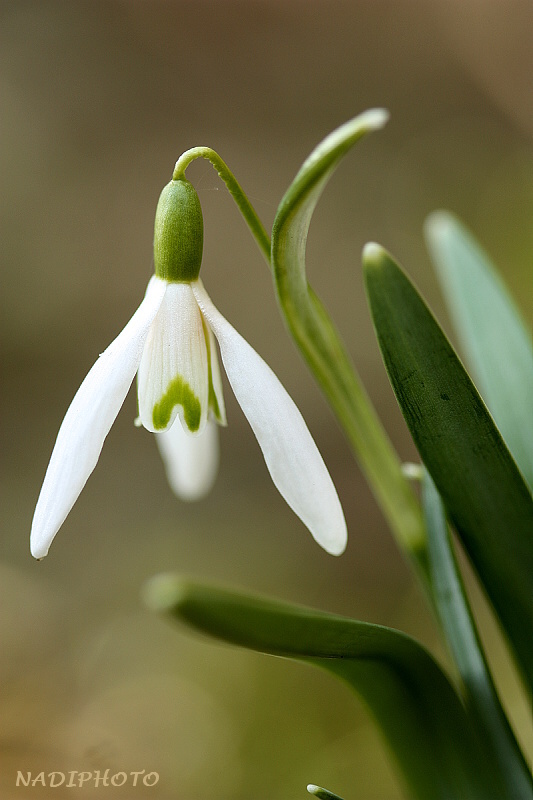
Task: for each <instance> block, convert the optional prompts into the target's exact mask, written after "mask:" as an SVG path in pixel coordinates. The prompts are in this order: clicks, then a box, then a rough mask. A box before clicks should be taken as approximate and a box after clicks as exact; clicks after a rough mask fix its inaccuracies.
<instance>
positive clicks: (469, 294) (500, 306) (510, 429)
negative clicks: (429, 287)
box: [425, 211, 533, 487]
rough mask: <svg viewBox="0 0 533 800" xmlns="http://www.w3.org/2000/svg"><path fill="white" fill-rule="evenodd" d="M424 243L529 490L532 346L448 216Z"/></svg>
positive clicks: (484, 264)
mask: <svg viewBox="0 0 533 800" xmlns="http://www.w3.org/2000/svg"><path fill="white" fill-rule="evenodd" d="M425 230H426V238H427V243H428V247H429V251H430V253H431V256H432V258H433V262H434V264H435V268H436V272H437V276H438V278H439V280H440V283H441V286H442V290H443V293H444V296H445V298H446V302H447V305H448V308H449V310H450V315H451V317H452V320H453V323H454V327H455V329H456V330H457V333H458V336H459V339H460V344H461V345H462V348H463V350H464V353H465V358H466V360H467V363H468V365H469V368H470V370H471V371H472V374H473V376H474V378H475V379H476V382H477V384H478V387H479V390H480V392H481V394H482V396H483V398H484V399H485V401H486V403H487V406H488V408H489V409H490V411H491V413H492V416H493V417H494V420H495V421H496V424H497V425H498V427H499V429H500V431H501V432H502V435H503V437H504V439H505V440H506V442H507V445H508V447H509V449H510V450H511V452H512V454H513V455H514V457H515V459H516V462H517V464H518V466H519V467H520V469H521V470H522V473H523V475H524V477H525V478H526V480H527V481H528V483H529V485H530V487H533V342H532V340H531V333H530V332H529V331H528V330H527V328H526V326H525V325H524V323H523V321H522V319H521V317H520V312H519V311H518V308H517V307H516V305H515V303H514V301H513V299H512V298H511V296H510V295H509V293H508V291H507V288H506V287H505V285H504V284H503V281H502V280H501V278H500V276H499V275H498V273H497V271H496V268H495V267H494V266H493V264H492V263H491V261H490V260H489V258H488V256H487V255H486V253H484V252H483V250H482V249H481V247H480V246H479V244H478V243H477V242H476V240H475V239H474V237H473V236H472V235H471V234H470V233H469V232H468V231H467V230H466V228H464V226H463V225H461V223H460V222H459V220H457V219H456V218H455V217H454V216H453V215H452V214H449V213H446V212H444V211H438V212H435V213H434V214H431V216H430V217H428V219H427V221H426V227H425Z"/></svg>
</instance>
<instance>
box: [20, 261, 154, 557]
mask: <svg viewBox="0 0 533 800" xmlns="http://www.w3.org/2000/svg"><path fill="white" fill-rule="evenodd" d="M165 290H166V283H165V282H164V281H161V280H159V279H158V278H155V277H154V278H152V279H151V280H150V283H149V284H148V288H147V290H146V295H145V298H144V300H143V301H142V303H141V305H140V306H139V308H138V309H137V311H136V312H135V314H134V315H133V317H132V318H131V319H130V321H129V322H128V324H127V325H126V327H125V328H124V330H123V331H122V332H121V333H120V334H119V335H118V336H117V338H116V339H115V340H114V341H113V342H112V343H111V344H110V345H109V347H108V348H107V350H105V352H104V353H102V355H101V356H100V358H99V359H98V361H97V362H96V364H95V365H94V366H93V367H92V369H91V370H90V372H89V374H88V375H87V377H86V378H85V380H84V381H83V383H82V384H81V386H80V388H79V389H78V391H77V393H76V395H75V397H74V400H73V401H72V403H71V404H70V407H69V409H68V411H67V413H66V416H65V419H64V420H63V423H62V425H61V428H60V429H59V433H58V435H57V439H56V443H55V446H54V450H53V452H52V457H51V459H50V463H49V465H48V469H47V471H46V475H45V478H44V483H43V486H42V489H41V493H40V495H39V499H38V501H37V507H36V509H35V514H34V516H33V523H32V529H31V537H30V548H31V552H32V555H33V556H35V558H43V557H44V556H45V555H46V554H47V553H48V549H49V547H50V544H51V543H52V540H53V538H54V536H55V535H56V533H57V531H58V530H59V528H60V527H61V525H62V524H63V522H64V520H65V517H66V516H67V514H68V513H69V511H70V509H71V508H72V506H73V505H74V503H75V502H76V500H77V498H78V495H79V494H80V492H81V490H82V489H83V487H84V486H85V483H86V481H87V478H88V477H89V475H90V474H91V472H92V471H93V469H94V468H95V466H96V462H97V461H98V458H99V456H100V452H101V450H102V445H103V443H104V439H105V437H106V436H107V434H108V433H109V429H110V428H111V425H112V424H113V422H114V421H115V417H116V416H117V414H118V412H119V410H120V407H121V406H122V403H123V402H124V398H125V397H126V395H127V393H128V389H129V388H130V386H131V382H132V381H133V378H134V377H135V373H136V371H137V369H138V366H139V362H140V360H141V355H142V351H143V347H144V344H145V341H146V336H147V334H148V331H149V328H150V325H151V324H152V322H153V319H154V317H155V315H156V314H157V311H158V309H159V306H160V305H161V302H162V300H163V297H164V295H165Z"/></svg>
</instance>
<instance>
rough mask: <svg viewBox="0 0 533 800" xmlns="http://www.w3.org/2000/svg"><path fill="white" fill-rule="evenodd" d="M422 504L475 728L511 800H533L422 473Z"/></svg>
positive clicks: (435, 499) (443, 612)
mask: <svg viewBox="0 0 533 800" xmlns="http://www.w3.org/2000/svg"><path fill="white" fill-rule="evenodd" d="M423 473H424V474H423V479H422V498H423V506H424V516H425V519H426V528H427V535H428V556H429V570H430V575H431V585H432V587H433V591H434V599H435V609H436V611H437V614H438V617H439V620H440V623H441V625H442V629H443V631H444V634H445V636H446V640H447V643H448V646H449V648H450V652H451V654H452V656H453V658H454V661H455V663H456V665H457V667H458V669H459V674H460V676H461V678H462V680H463V684H464V691H465V694H466V697H467V702H468V707H469V708H470V711H471V716H472V718H473V719H474V721H475V724H477V725H479V728H480V732H481V733H482V735H483V736H484V737H485V739H486V742H487V747H488V748H490V749H491V751H492V757H493V758H494V760H495V763H496V764H497V765H498V769H499V772H500V774H501V776H502V780H503V781H504V783H505V785H506V790H507V793H506V795H505V796H506V797H508V798H510V800H533V782H532V777H531V774H530V772H529V770H528V767H527V764H526V762H525V759H524V757H523V755H522V753H521V751H520V748H519V746H518V744H517V741H516V739H515V737H514V735H513V732H512V730H511V728H510V726H509V722H508V721H507V718H506V716H505V713H504V711H503V709H502V707H501V704H500V701H499V698H498V694H497V692H496V689H495V686H494V684H493V681H492V677H491V674H490V671H489V668H488V664H487V662H486V659H485V654H484V652H483V647H482V644H481V641H480V639H479V635H478V632H477V629H476V624H475V622H474V618H473V616H472V612H471V610H470V605H469V603H468V599H467V596H466V592H465V589H464V586H463V581H462V578H461V574H460V572H459V567H458V565H457V561H456V558H455V554H454V552H453V547H452V541H451V536H450V533H449V531H448V525H447V521H446V515H445V512H444V507H443V504H442V501H441V498H440V496H439V493H438V492H437V489H436V487H435V484H434V483H433V481H432V479H431V477H430V475H429V474H428V472H427V471H426V470H424V471H423Z"/></svg>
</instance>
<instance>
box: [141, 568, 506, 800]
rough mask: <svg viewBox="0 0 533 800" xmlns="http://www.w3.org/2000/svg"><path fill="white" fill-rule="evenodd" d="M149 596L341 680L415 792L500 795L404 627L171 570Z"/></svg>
mask: <svg viewBox="0 0 533 800" xmlns="http://www.w3.org/2000/svg"><path fill="white" fill-rule="evenodd" d="M147 602H148V604H149V605H150V606H151V607H152V608H153V609H155V610H158V611H163V612H164V613H166V614H168V615H170V616H172V617H175V618H177V619H180V620H182V621H184V622H186V623H188V624H189V625H191V626H192V627H194V628H196V629H197V630H200V631H202V632H204V633H208V634H210V635H211V636H215V637H217V638H219V639H222V640H224V641H226V642H231V643H233V644H237V645H241V646H243V647H247V648H250V649H252V650H258V651H260V652H263V653H270V654H273V655H277V656H284V657H286V658H293V659H298V660H301V661H304V662H307V663H311V664H315V665H317V666H320V667H323V668H324V669H326V670H328V671H330V672H332V673H333V674H335V675H337V676H338V677H340V678H342V679H343V680H344V681H346V682H347V683H348V684H349V685H350V686H351V687H352V688H353V689H355V691H356V692H357V693H358V694H359V695H360V696H361V697H362V698H363V699H364V700H365V701H366V703H367V705H368V707H369V708H370V710H371V712H372V714H373V715H374V717H375V719H376V721H377V722H378V724H379V725H380V727H381V730H382V732H383V734H384V736H385V738H386V739H387V741H388V743H389V745H390V747H391V749H392V751H393V753H394V756H395V757H396V760H397V763H398V764H399V766H400V768H401V769H402V771H403V775H404V777H405V779H406V781H407V783H408V784H409V786H410V789H411V791H412V792H413V793H414V795H416V796H417V797H418V798H420V800H422V798H423V800H433V798H439V799H440V798H449V799H451V798H457V799H459V798H468V800H474V798H476V800H477V799H479V800H481V798H483V800H488V798H496V797H498V798H501V797H502V793H501V786H500V784H499V783H498V777H497V775H496V773H494V772H493V769H492V764H491V762H490V761H489V760H488V759H487V757H486V754H485V751H484V749H483V746H482V744H481V743H480V742H479V741H478V739H477V737H476V734H475V732H474V729H473V726H472V725H471V721H470V719H469V718H468V716H467V714H466V712H465V710H464V708H463V706H462V704H461V701H460V700H459V697H458V696H457V694H456V693H455V691H454V689H453V688H452V686H451V684H450V683H449V681H448V679H447V678H446V676H445V675H444V673H443V672H442V670H441V669H440V667H438V665H437V664H436V662H435V661H434V660H433V658H432V657H431V656H430V655H429V654H428V653H427V651H426V650H424V649H423V648H422V647H421V646H420V645H419V644H418V643H417V642H415V641H414V640H413V639H411V638H409V637H408V636H406V635H405V634H403V633H400V632H399V631H395V630H391V629H389V628H385V627H382V626H379V625H371V624H368V623H364V622H357V621H355V620H351V619H346V618H344V617H338V616H334V615H331V614H326V613H323V612H318V611H313V610H310V609H306V608H301V607H298V606H288V605H285V604H282V603H277V602H273V601H270V600H266V599H262V598H258V597H250V596H247V595H243V594H237V593H234V592H230V591H226V590H222V589H219V588H214V587H207V586H200V585H197V584H194V583H189V582H187V581H184V580H180V579H179V578H177V577H175V576H172V575H166V576H160V577H158V578H156V579H154V580H153V581H152V582H151V584H150V585H149V587H148V590H147Z"/></svg>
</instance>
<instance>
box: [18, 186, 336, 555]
mask: <svg viewBox="0 0 533 800" xmlns="http://www.w3.org/2000/svg"><path fill="white" fill-rule="evenodd" d="M202 243H203V221H202V212H201V208H200V202H199V200H198V196H197V194H196V192H195V190H194V189H193V187H192V185H191V184H190V183H189V181H187V180H186V179H185V178H183V177H179V178H178V179H173V180H172V181H171V182H170V183H169V184H168V185H167V186H166V187H165V188H164V189H163V192H162V194H161V197H160V199H159V203H158V207H157V211H156V220H155V234H154V262H155V275H154V276H153V277H152V278H151V280H150V282H149V284H148V288H147V291H146V295H145V297H144V300H143V301H142V303H141V305H140V306H139V308H138V309H137V311H136V312H135V314H134V315H133V317H132V318H131V320H130V321H129V323H128V324H127V325H126V327H125V328H124V330H123V331H122V332H121V333H120V334H119V336H118V337H117V338H116V339H115V340H114V342H112V344H111V345H110V346H109V347H108V348H107V350H106V351H105V352H104V353H103V354H102V355H101V356H100V358H99V359H98V361H97V362H96V364H95V365H94V366H93V368H92V369H91V370H90V372H89V374H88V375H87V377H86V378H85V380H84V381H83V383H82V385H81V386H80V388H79V390H78V392H77V394H76V396H75V397H74V400H73V401H72V404H71V406H70V408H69V409H68V411H67V414H66V416H65V419H64V421H63V424H62V425H61V428H60V430H59V434H58V437H57V441H56V444H55V447H54V450H53V453H52V457H51V459H50V463H49V466H48V470H47V472H46V476H45V479H44V483H43V487H42V489H41V493H40V496H39V500H38V502H37V507H36V509H35V515H34V519H33V524H32V531H31V551H32V554H33V555H34V556H35V557H36V558H43V557H44V556H45V555H46V554H47V553H48V549H49V547H50V544H51V542H52V540H53V539H54V537H55V535H56V533H57V532H58V530H59V528H60V527H61V525H62V524H63V522H64V520H65V518H66V516H67V515H68V513H69V511H70V509H71V508H72V506H73V505H74V503H75V501H76V500H77V498H78V496H79V494H80V492H81V490H82V489H83V487H84V485H85V483H86V481H87V479H88V477H89V475H90V474H91V472H92V471H93V469H94V467H95V466H96V463H97V461H98V458H99V456H100V452H101V449H102V446H103V443H104V440H105V437H106V436H107V434H108V432H109V430H110V428H111V425H112V424H113V422H114V420H115V418H116V416H117V414H118V412H119V410H120V407H121V406H122V403H123V402H124V399H125V397H126V394H127V393H128V390H129V388H130V386H131V383H132V382H133V379H134V377H135V374H136V373H137V378H138V400H139V420H140V424H142V425H143V426H144V427H145V428H146V429H147V430H149V431H152V432H154V433H155V434H156V437H157V442H158V444H159V448H160V450H161V453H162V456H163V459H164V461H165V466H166V469H167V475H168V478H169V482H170V484H171V486H172V488H173V489H174V491H175V492H176V493H177V494H178V495H180V496H182V497H184V498H185V499H197V498H199V497H201V496H202V495H204V494H205V493H206V492H207V491H209V489H210V488H211V485H212V483H213V481H214V478H215V475H216V469H217V465H218V442H217V434H216V426H217V425H225V424H226V414H225V408H224V398H223V392H222V380H221V373H220V368H219V364H218V356H217V347H216V342H215V339H216V340H217V341H218V345H219V347H220V352H221V356H222V362H223V364H224V367H225V370H226V373H227V376H228V379H229V382H230V384H231V386H232V388H233V391H234V393H235V396H236V398H237V400H238V402H239V404H240V406H241V408H242V410H243V412H244V414H245V416H246V418H247V419H248V422H249V423H250V425H251V427H252V429H253V431H254V433H255V435H256V437H257V440H258V442H259V445H260V447H261V449H262V451H263V455H264V458H265V461H266V464H267V467H268V469H269V472H270V474H271V476H272V480H273V481H274V484H275V485H276V487H277V489H278V490H279V492H280V493H281V495H282V496H283V497H284V498H285V500H286V502H287V503H288V504H289V506H290V507H291V508H292V509H293V511H294V512H295V513H296V514H297V515H298V516H299V517H300V519H301V520H302V521H303V522H304V524H305V525H306V526H307V527H308V528H309V530H310V531H311V534H312V535H313V537H314V538H315V539H316V541H317V542H318V543H319V544H320V545H321V546H322V547H323V548H324V549H325V550H327V551H328V552H329V553H332V554H335V555H338V554H340V553H342V552H343V550H344V548H345V546H346V538H347V537H346V523H345V521H344V515H343V512H342V509H341V506H340V502H339V499H338V497H337V493H336V491H335V488H334V486H333V483H332V481H331V478H330V476H329V473H328V471H327V469H326V466H325V464H324V462H323V460H322V457H321V455H320V453H319V452H318V449H317V447H316V445H315V443H314V441H313V439H312V437H311V434H310V433H309V431H308V429H307V426H306V424H305V422H304V420H303V418H302V416H301V414H300V412H299V411H298V409H297V408H296V406H295V404H294V402H293V401H292V400H291V398H290V397H289V395H288V394H287V392H286V391H285V389H284V388H283V386H282V385H281V384H280V382H279V380H278V379H277V378H276V376H275V375H274V373H273V372H272V370H271V369H270V368H269V367H268V366H267V365H266V364H265V362H264V361H263V360H262V359H261V357H260V356H259V355H258V354H257V353H256V352H255V350H253V348H252V347H251V346H250V345H249V344H248V343H247V342H246V341H245V340H244V339H243V338H242V336H240V334H238V333H237V331H235V329H234V328H233V327H232V326H231V325H230V324H229V322H227V321H226V319H225V318H224V317H223V316H222V314H221V313H220V312H219V311H218V310H217V309H216V308H215V306H214V305H213V303H212V301H211V299H210V298H209V295H208V294H207V292H206V291H205V289H204V287H203V285H202V282H201V281H200V279H199V277H198V276H199V271H200V265H201V260H202Z"/></svg>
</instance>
